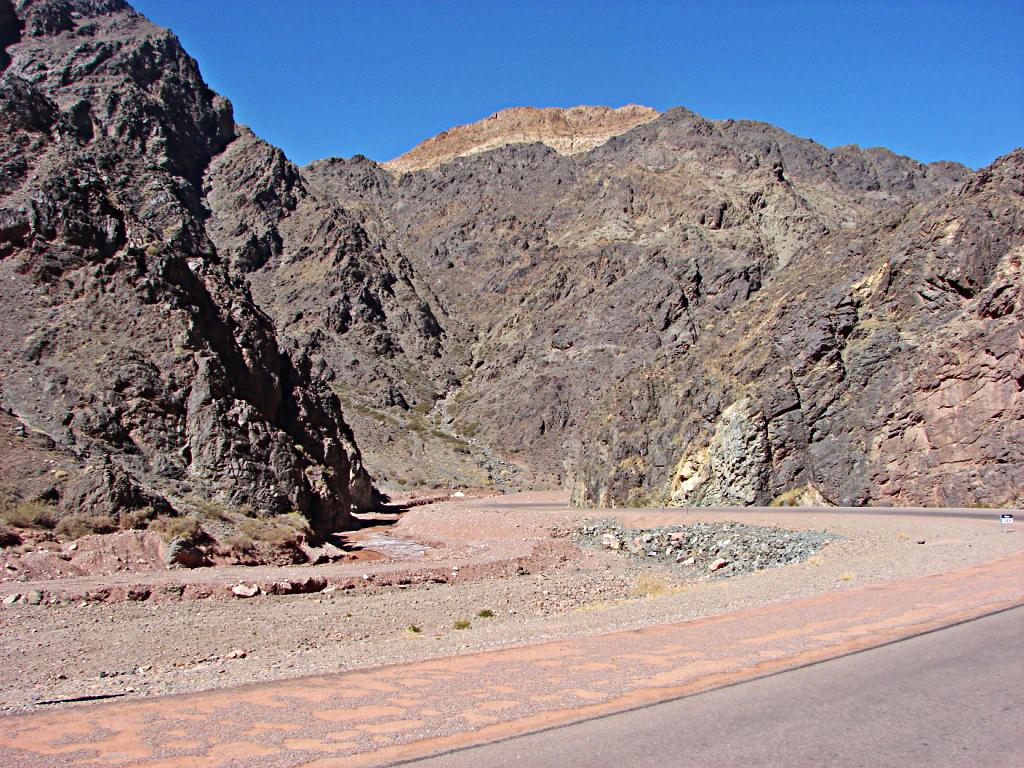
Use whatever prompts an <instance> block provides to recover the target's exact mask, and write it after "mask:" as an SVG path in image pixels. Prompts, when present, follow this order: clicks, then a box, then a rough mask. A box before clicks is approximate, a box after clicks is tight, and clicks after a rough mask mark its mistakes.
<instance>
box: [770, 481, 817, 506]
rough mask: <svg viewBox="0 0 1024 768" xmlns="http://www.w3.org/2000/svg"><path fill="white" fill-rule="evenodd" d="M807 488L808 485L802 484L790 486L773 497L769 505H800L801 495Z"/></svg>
mask: <svg viewBox="0 0 1024 768" xmlns="http://www.w3.org/2000/svg"><path fill="white" fill-rule="evenodd" d="M806 490H807V486H806V485H801V486H799V487H798V488H790V489H789V490H788V491H784V492H782V493H780V494H779V495H778V496H776V497H775V498H774V499H772V500H771V501H770V502H769V503H768V506H769V507H797V506H799V505H800V497H801V496H802V495H803V494H804V492H805V491H806Z"/></svg>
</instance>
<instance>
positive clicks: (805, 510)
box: [477, 497, 1024, 530]
mask: <svg viewBox="0 0 1024 768" xmlns="http://www.w3.org/2000/svg"><path fill="white" fill-rule="evenodd" d="M477 506H479V507H480V508H482V509H517V510H519V509H526V510H529V509H536V510H537V511H539V512H544V511H551V510H561V511H564V509H565V507H566V506H567V503H563V502H562V501H561V500H559V501H550V502H549V501H514V500H510V501H505V500H503V499H501V498H500V497H499V498H497V499H482V500H480V501H479V502H478V505H477ZM579 511H580V513H581V514H582V513H586V514H588V515H590V516H591V517H595V516H598V515H599V514H600V513H604V512H606V513H608V514H613V515H614V514H623V513H637V514H644V515H656V514H659V513H663V514H666V515H673V516H679V515H685V514H686V513H688V512H689V513H692V514H696V515H700V514H725V515H734V516H735V517H736V519H737V520H738V519H741V518H742V517H745V516H764V515H771V514H790V515H807V516H809V517H813V516H815V515H829V516H841V517H866V516H867V517H871V516H875V517H877V516H883V517H892V516H898V517H952V518H960V519H967V520H988V521H990V522H992V523H994V524H995V525H998V524H999V516H1000V515H1001V514H1011V515H1014V517H1015V518H1016V520H1015V525H1016V527H1017V528H1018V529H1021V530H1024V514H1022V511H1021V510H1019V509H1009V508H1007V509H996V508H989V507H985V508H978V507H615V508H614V509H601V508H592V509H580V510H579Z"/></svg>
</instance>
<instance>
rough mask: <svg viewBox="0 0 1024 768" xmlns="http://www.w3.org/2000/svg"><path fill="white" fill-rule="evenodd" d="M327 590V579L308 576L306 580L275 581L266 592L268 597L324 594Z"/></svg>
mask: <svg viewBox="0 0 1024 768" xmlns="http://www.w3.org/2000/svg"><path fill="white" fill-rule="evenodd" d="M326 588H327V579H325V578H324V577H323V576H307V577H306V578H305V579H290V580H288V581H275V582H274V583H272V584H270V585H269V586H268V587H267V588H266V589H265V590H264V591H265V592H266V593H267V594H268V595H308V594H311V593H313V592H323V591H324V590H325V589H326Z"/></svg>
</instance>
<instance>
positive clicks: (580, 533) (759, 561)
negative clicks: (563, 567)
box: [569, 519, 837, 576]
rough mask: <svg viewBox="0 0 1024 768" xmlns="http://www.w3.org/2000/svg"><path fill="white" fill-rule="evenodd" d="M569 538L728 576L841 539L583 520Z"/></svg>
mask: <svg viewBox="0 0 1024 768" xmlns="http://www.w3.org/2000/svg"><path fill="white" fill-rule="evenodd" d="M569 535H570V536H571V538H572V539H573V540H574V541H576V542H577V543H579V544H581V545H583V546H587V547H600V548H603V549H609V550H615V551H621V552H622V553H623V554H625V555H626V556H628V557H631V558H636V559H641V560H644V561H649V560H650V561H654V562H662V563H666V564H672V565H677V566H680V567H682V568H687V569H694V570H696V571H697V572H701V571H703V572H707V573H714V574H716V575H726V576H729V575H735V574H739V573H749V572H752V571H760V570H763V569H765V568H776V567H779V566H783V565H789V564H791V563H798V562H801V561H803V560H806V559H807V558H809V557H811V556H812V555H814V554H815V553H817V552H818V551H819V550H820V549H821V548H822V547H823V546H825V545H826V544H827V543H828V542H830V541H834V540H835V539H836V538H837V537H836V536H835V535H834V534H830V533H825V532H823V531H789V530H784V529H782V528H768V527H765V526H756V525H745V524H743V523H735V522H728V523H690V524H689V525H670V526H664V527H660V528H645V529H631V528H625V527H623V526H622V524H621V523H619V522H618V521H617V520H613V519H608V520H589V519H585V520H582V521H580V523H579V524H578V525H577V526H576V527H575V528H574V529H573V530H572V531H570V532H569Z"/></svg>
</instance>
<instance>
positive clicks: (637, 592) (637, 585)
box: [629, 573, 676, 597]
mask: <svg viewBox="0 0 1024 768" xmlns="http://www.w3.org/2000/svg"><path fill="white" fill-rule="evenodd" d="M675 591H676V590H675V588H673V587H672V586H671V585H670V584H669V583H668V581H666V579H665V577H664V576H659V575H658V574H654V573H641V574H640V575H639V576H637V577H636V581H634V582H633V585H632V586H631V587H630V588H629V594H630V595H632V596H633V597H658V596H659V595H667V594H669V593H670V592H675Z"/></svg>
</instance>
